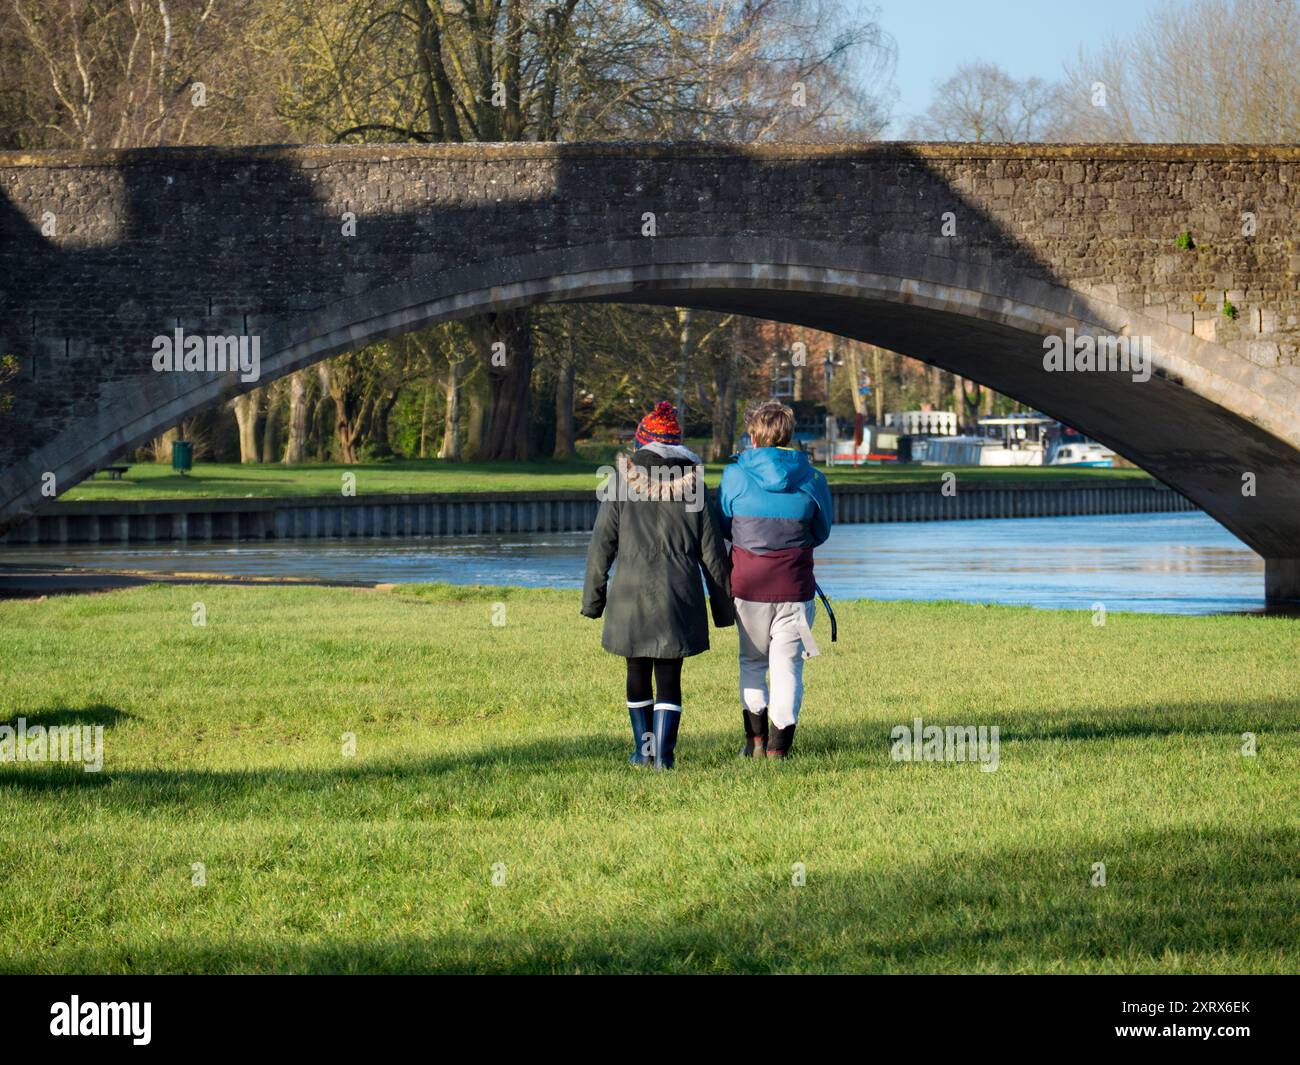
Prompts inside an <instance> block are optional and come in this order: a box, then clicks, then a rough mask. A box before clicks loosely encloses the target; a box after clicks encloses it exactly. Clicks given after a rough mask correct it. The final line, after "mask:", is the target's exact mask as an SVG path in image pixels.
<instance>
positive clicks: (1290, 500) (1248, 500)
mask: <svg viewBox="0 0 1300 1065" xmlns="http://www.w3.org/2000/svg"><path fill="white" fill-rule="evenodd" d="M900 265H902V266H903V267H905V271H904V270H901V269H900V270H896V271H893V272H889V271H885V272H882V271H881V270H880V269H879V267H878V266H876V265H875V264H869V265H868V266H864V264H863V263H862V261H861V259H860V257H858V256H855V255H854V253H853V252H852V250H850V249H845V248H844V247H843V246H840V245H836V244H831V243H827V242H817V241H792V240H770V239H764V238H758V237H755V238H749V239H735V238H733V239H729V240H726V241H719V240H717V239H709V238H677V239H672V238H669V239H663V238H655V239H653V240H651V239H638V240H625V241H620V242H609V243H606V244H603V245H587V246H583V247H580V248H566V249H562V250H555V251H546V252H537V253H533V254H528V255H522V256H517V257H513V258H509V259H503V260H497V261H496V262H494V263H492V264H486V265H484V264H480V265H478V266H476V267H475V268H474V269H472V270H471V271H468V272H466V271H459V270H454V269H447V270H443V271H439V272H435V273H429V274H424V275H418V274H417V275H414V276H412V277H409V278H405V279H403V280H401V281H399V282H395V283H391V284H388V285H384V286H381V287H378V288H375V289H373V290H371V291H368V292H365V293H363V294H360V295H357V296H354V297H350V298H348V299H344V300H340V301H338V302H335V303H332V304H330V305H329V306H327V307H324V308H320V309H317V310H314V311H311V312H308V313H306V314H303V315H301V316H298V317H295V318H291V319H288V320H283V321H258V322H255V323H253V326H252V327H250V328H255V329H256V331H257V332H259V333H260V334H262V335H263V343H262V362H261V376H260V378H259V380H258V381H256V382H249V383H243V382H240V381H239V380H238V378H237V376H236V375H233V374H220V375H218V374H211V375H209V374H193V373H190V374H155V375H151V376H149V377H147V378H145V379H143V380H136V381H135V382H133V383H132V385H131V387H130V389H129V390H127V389H123V390H122V392H121V394H120V395H118V396H116V397H113V398H112V401H110V402H108V403H105V404H103V405H102V406H101V408H100V410H99V411H98V412H97V413H96V414H95V415H93V416H91V417H88V418H86V419H83V420H82V421H81V422H80V423H78V425H77V426H76V427H75V429H70V430H68V431H65V432H64V433H62V434H61V435H60V436H58V437H56V438H55V439H54V440H52V441H51V442H50V443H49V444H47V445H46V446H45V447H43V448H41V449H40V451H39V452H37V453H36V454H34V455H32V456H31V457H30V459H29V462H30V463H33V466H34V469H40V470H43V471H44V470H49V471H52V472H54V473H55V475H56V477H57V478H58V482H59V484H60V486H61V487H62V488H66V487H68V486H70V485H71V484H73V483H76V481H78V480H80V479H82V478H84V477H85V476H88V475H89V474H90V473H91V472H93V471H94V470H95V469H97V468H99V466H101V465H103V464H104V463H105V462H106V461H107V460H108V459H109V458H110V457H111V456H112V455H114V454H118V453H120V452H121V451H122V450H123V449H127V448H130V447H133V446H136V445H138V444H140V443H143V442H145V441H147V440H149V439H151V438H152V437H154V436H156V435H157V434H158V433H159V432H161V431H162V430H163V429H165V428H167V427H169V426H171V425H175V424H177V423H178V422H179V421H180V420H181V419H183V418H185V417H187V416H189V415H192V414H194V413H196V412H198V411H200V410H202V409H204V408H207V407H209V406H211V405H213V404H215V403H218V402H221V401H223V400H225V399H229V398H230V397H231V396H233V395H235V394H237V393H239V392H241V391H247V390H251V389H252V388H256V387H259V386H260V385H262V384H265V383H266V382H267V381H269V380H274V379H276V378H278V377H281V376H284V375H286V374H289V373H292V372H293V371H295V370H298V369H301V368H303V367H306V366H310V365H312V364H314V363H316V362H318V361H320V360H322V359H325V358H328V357H330V356H333V355H337V354H340V353H342V352H346V351H349V350H354V349H355V348H357V347H360V346H362V345H364V344H366V343H369V342H372V341H375V340H379V339H383V338H385V337H392V336H396V335H400V334H403V333H406V332H410V331H411V330H413V329H417V328H420V327H422V326H426V325H430V324H433V323H436V322H440V321H449V320H455V319H460V318H467V317H471V316H474V315H480V314H484V313H488V312H493V311H503V310H507V309H510V308H514V307H519V306H524V305H529V304H535V303H542V302H574V303H582V302H592V301H605V302H624V303H648V304H661V305H678V306H688V307H695V308H698V309H705V310H720V311H735V312H738V313H742V314H749V315H753V316H755V317H760V318H769V319H776V320H780V321H785V322H789V323H792V324H798V325H805V326H809V327H812V328H818V329H824V330H826V331H829V332H834V333H839V334H841V335H844V336H848V337H852V338H855V339H860V340H865V341H869V342H872V343H878V344H881V345H882V346H885V347H887V348H890V349H891V350H895V351H898V352H900V353H901V354H905V355H910V356H913V357H916V358H918V359H921V360H922V361H925V362H929V363H933V364H936V365H939V366H942V367H944V368H945V369H948V370H951V371H953V372H955V373H959V374H961V375H962V376H963V377H967V378H970V379H971V380H974V381H978V382H980V383H981V384H985V385H988V386H989V387H992V388H994V389H996V390H998V391H1000V392H1003V393H1005V394H1007V395H1010V396H1013V397H1015V398H1017V399H1019V400H1022V401H1023V402H1026V403H1029V404H1031V405H1032V406H1034V407H1035V408H1037V409H1040V410H1043V411H1044V412H1046V413H1049V414H1051V415H1053V416H1056V417H1059V418H1062V419H1063V420H1066V421H1068V422H1069V423H1071V424H1073V425H1075V426H1077V427H1078V428H1080V429H1081V430H1083V431H1084V432H1086V433H1088V434H1089V435H1090V436H1093V437H1095V438H1096V439H1098V440H1100V441H1102V442H1103V443H1105V444H1107V445H1108V446H1110V447H1111V448H1113V449H1114V450H1115V451H1117V452H1118V453H1120V454H1122V455H1124V456H1126V457H1128V458H1129V459H1131V460H1132V461H1133V462H1135V463H1136V464H1137V465H1139V466H1141V467H1142V468H1144V469H1146V470H1148V471H1149V472H1151V473H1152V474H1154V475H1155V476H1157V477H1159V478H1160V479H1161V480H1163V481H1164V482H1166V483H1167V484H1169V485H1171V486H1172V487H1173V488H1175V489H1177V490H1178V491H1180V492H1182V493H1183V494H1184V495H1186V496H1187V497H1188V498H1190V499H1191V500H1192V501H1193V502H1195V503H1197V504H1198V505H1199V506H1201V507H1202V508H1203V509H1205V510H1206V511H1207V512H1208V513H1210V514H1211V515H1212V516H1213V517H1215V518H1216V519H1217V520H1218V521H1219V522H1221V523H1222V524H1223V525H1224V526H1226V527H1227V528H1228V529H1229V530H1230V531H1232V532H1233V533H1234V534H1235V535H1237V536H1238V537H1239V538H1240V539H1242V540H1243V541H1244V542H1245V543H1247V544H1248V545H1249V546H1250V547H1252V548H1253V549H1254V550H1256V551H1258V552H1259V553H1260V554H1261V555H1263V556H1264V557H1265V559H1266V560H1269V564H1270V578H1269V579H1270V588H1271V591H1272V592H1273V594H1274V597H1277V593H1278V592H1279V590H1281V591H1283V592H1285V591H1286V590H1287V589H1286V586H1285V582H1286V581H1288V580H1291V579H1293V578H1294V570H1293V569H1292V570H1288V568H1287V567H1288V565H1291V566H1292V567H1293V566H1294V564H1293V563H1288V562H1287V561H1286V560H1289V559H1290V557H1291V555H1290V553H1289V552H1295V553H1297V554H1300V551H1297V542H1298V541H1297V539H1296V537H1297V535H1298V533H1300V530H1298V528H1297V522H1298V521H1300V426H1297V424H1296V422H1295V419H1294V417H1293V416H1292V415H1291V414H1290V413H1289V410H1288V407H1287V404H1286V403H1285V402H1279V401H1277V400H1275V399H1273V398H1271V397H1285V396H1286V391H1285V388H1284V387H1282V386H1283V385H1284V382H1283V381H1281V380H1279V381H1278V382H1276V385H1277V387H1276V388H1275V389H1270V387H1269V384H1270V382H1269V381H1268V379H1267V378H1268V373H1267V371H1265V370H1263V369H1262V368H1260V367H1255V366H1251V365H1250V364H1249V363H1246V362H1245V361H1243V360H1240V359H1233V358H1226V357H1224V354H1223V352H1222V351H1221V350H1217V349H1219V345H1216V344H1213V343H1210V342H1208V341H1204V340H1201V339H1199V338H1197V337H1195V336H1193V335H1190V334H1187V333H1185V332H1182V331H1180V330H1177V329H1174V328H1172V327H1170V326H1169V325H1167V324H1166V323H1164V322H1161V321H1157V320H1153V319H1148V318H1145V317H1144V316H1142V315H1139V314H1136V313H1134V312H1133V311H1132V310H1129V309H1126V308H1124V307H1121V306H1119V305H1118V304H1116V303H1114V302H1111V301H1108V300H1106V299H1105V298H1103V297H1102V296H1099V295H1084V294H1082V293H1080V292H1079V291H1078V290H1077V289H1076V288H1072V287H1067V286H1065V285H1060V284H1054V283H1052V282H1050V281H1045V280H1043V279H1041V278H1038V277H1034V276H1033V275H1031V274H1029V273H1024V274H1017V273H1016V272H1015V271H1013V270H1009V269H1008V268H1007V267H1006V266H1004V265H1003V266H994V265H990V264H982V263H978V262H972V261H969V260H967V261H961V260H954V259H952V258H946V257H939V256H911V257H906V258H905V259H904V261H903V262H902V263H901V264H900ZM872 267H874V268H872ZM1067 328H1071V329H1073V330H1075V332H1076V333H1078V334H1085V333H1086V334H1092V335H1119V334H1128V335H1130V336H1135V337H1136V336H1148V337H1150V338H1151V344H1152V348H1153V355H1154V359H1153V368H1152V369H1153V372H1152V375H1151V377H1150V379H1149V380H1146V381H1134V380H1133V379H1132V378H1131V377H1129V376H1126V375H1119V374H1114V373H1103V372H1096V371H1093V372H1078V373H1049V372H1047V371H1046V370H1045V369H1044V368H1043V350H1044V349H1043V340H1044V338H1045V337H1047V336H1050V335H1060V334H1062V333H1063V332H1064V331H1065V330H1066V329H1067ZM109 387H111V386H109ZM1243 397H1247V399H1248V400H1249V402H1245V403H1243ZM1243 473H1254V474H1255V475H1256V479H1257V483H1256V486H1255V487H1256V491H1255V494H1254V495H1249V494H1243V491H1242V483H1243V482H1242V475H1243ZM29 483H30V482H29ZM24 502H25V503H27V504H28V505H35V504H37V503H38V502H39V500H38V499H37V498H35V497H32V498H29V499H28V500H25V501H24Z"/></svg>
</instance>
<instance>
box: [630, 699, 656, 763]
mask: <svg viewBox="0 0 1300 1065" xmlns="http://www.w3.org/2000/svg"><path fill="white" fill-rule="evenodd" d="M627 716H628V717H630V718H631V719H632V753H631V754H630V755H628V758H627V760H628V763H629V764H631V765H634V766H646V765H649V764H650V762H651V761H652V759H651V756H650V755H648V754H647V753H646V749H647V745H648V744H649V743H650V742H651V741H652V739H653V737H654V723H653V722H652V721H651V718H650V707H649V706H629V707H628V708H627Z"/></svg>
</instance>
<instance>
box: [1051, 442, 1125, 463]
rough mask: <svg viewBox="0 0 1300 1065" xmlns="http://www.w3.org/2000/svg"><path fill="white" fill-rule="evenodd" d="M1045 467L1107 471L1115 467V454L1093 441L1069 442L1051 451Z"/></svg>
mask: <svg viewBox="0 0 1300 1065" xmlns="http://www.w3.org/2000/svg"><path fill="white" fill-rule="evenodd" d="M1047 465H1048V466H1089V467H1094V468H1100V469H1109V468H1110V467H1112V466H1114V465H1115V452H1113V451H1111V450H1110V449H1109V448H1107V447H1104V446H1103V445H1101V444H1099V443H1097V442H1096V441H1095V440H1083V441H1077V440H1069V441H1064V442H1062V443H1060V444H1059V445H1057V446H1056V447H1054V448H1053V449H1052V451H1051V453H1050V454H1049V455H1048V458H1047Z"/></svg>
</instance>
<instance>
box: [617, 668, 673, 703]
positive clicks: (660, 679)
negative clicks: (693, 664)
mask: <svg viewBox="0 0 1300 1065" xmlns="http://www.w3.org/2000/svg"><path fill="white" fill-rule="evenodd" d="M652 671H653V673H654V681H655V683H654V691H653V692H652V691H651V690H650V674H651V672H652ZM647 699H654V700H655V701H656V702H660V703H672V704H673V706H681V705H682V660H681V659H680V658H629V659H628V660H627V701H628V702H629V703H641V702H645V701H646V700H647Z"/></svg>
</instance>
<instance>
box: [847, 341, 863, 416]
mask: <svg viewBox="0 0 1300 1065" xmlns="http://www.w3.org/2000/svg"><path fill="white" fill-rule="evenodd" d="M858 348H859V344H858V342H857V341H854V340H851V341H849V343H848V349H849V391H850V392H852V394H853V413H854V414H862V415H865V414H866V413H867V397H866V396H864V395H863V394H862V392H861V383H862V372H861V371H862V366H861V363H862V359H861V355H860V353H859V351H858Z"/></svg>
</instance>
